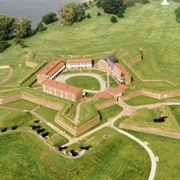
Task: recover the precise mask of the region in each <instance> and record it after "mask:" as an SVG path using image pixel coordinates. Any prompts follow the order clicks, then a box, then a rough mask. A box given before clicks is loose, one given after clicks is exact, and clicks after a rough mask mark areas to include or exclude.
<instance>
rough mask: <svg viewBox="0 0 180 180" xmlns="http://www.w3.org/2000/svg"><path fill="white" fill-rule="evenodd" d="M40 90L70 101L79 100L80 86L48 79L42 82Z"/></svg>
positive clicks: (80, 94) (80, 97) (80, 96)
mask: <svg viewBox="0 0 180 180" xmlns="http://www.w3.org/2000/svg"><path fill="white" fill-rule="evenodd" d="M42 91H43V92H45V93H48V94H52V95H54V96H57V97H60V98H63V99H67V100H70V101H74V102H77V101H81V99H82V91H83V89H82V88H78V87H75V86H71V85H68V84H65V83H62V82H57V81H55V80H51V79H48V80H46V81H44V82H43V83H42Z"/></svg>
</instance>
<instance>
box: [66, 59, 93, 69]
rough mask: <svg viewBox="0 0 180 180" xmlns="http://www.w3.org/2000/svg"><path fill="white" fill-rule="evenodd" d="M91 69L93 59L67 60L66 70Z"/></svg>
mask: <svg viewBox="0 0 180 180" xmlns="http://www.w3.org/2000/svg"><path fill="white" fill-rule="evenodd" d="M81 68H82V69H91V68H92V59H70V60H66V69H67V70H73V69H81Z"/></svg>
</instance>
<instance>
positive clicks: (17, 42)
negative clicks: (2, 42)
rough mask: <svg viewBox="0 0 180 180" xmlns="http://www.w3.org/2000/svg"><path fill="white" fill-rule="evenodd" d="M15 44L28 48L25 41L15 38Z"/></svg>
mask: <svg viewBox="0 0 180 180" xmlns="http://www.w3.org/2000/svg"><path fill="white" fill-rule="evenodd" d="M14 42H15V43H16V44H19V45H20V46H21V47H22V48H24V47H26V45H25V44H24V40H23V39H21V38H15V39H14Z"/></svg>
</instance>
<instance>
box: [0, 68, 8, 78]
mask: <svg viewBox="0 0 180 180" xmlns="http://www.w3.org/2000/svg"><path fill="white" fill-rule="evenodd" d="M8 73H9V69H0V81H1V80H3V79H4V78H5V77H6V76H7V75H8Z"/></svg>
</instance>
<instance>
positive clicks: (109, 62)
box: [107, 59, 114, 69]
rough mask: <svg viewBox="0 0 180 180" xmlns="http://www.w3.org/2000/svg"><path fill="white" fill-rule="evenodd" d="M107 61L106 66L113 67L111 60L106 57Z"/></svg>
mask: <svg viewBox="0 0 180 180" xmlns="http://www.w3.org/2000/svg"><path fill="white" fill-rule="evenodd" d="M107 63H108V66H110V67H111V69H113V68H114V63H113V62H112V61H111V60H109V59H107Z"/></svg>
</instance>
